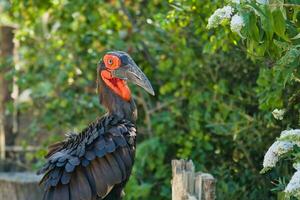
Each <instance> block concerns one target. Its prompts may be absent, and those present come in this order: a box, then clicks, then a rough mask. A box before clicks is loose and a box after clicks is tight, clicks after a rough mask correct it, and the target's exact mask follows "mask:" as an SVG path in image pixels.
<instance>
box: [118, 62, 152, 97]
mask: <svg viewBox="0 0 300 200" xmlns="http://www.w3.org/2000/svg"><path fill="white" fill-rule="evenodd" d="M112 75H113V76H114V77H117V78H120V79H123V80H125V81H129V82H132V83H134V84H136V85H138V86H140V87H142V88H143V89H144V90H146V91H147V92H148V93H150V94H151V95H153V96H154V95H155V93H154V90H153V88H152V86H151V83H150V81H149V80H148V78H147V77H146V75H145V74H144V73H143V72H142V71H141V70H140V68H139V67H138V66H137V64H135V62H134V61H133V60H132V59H131V58H129V59H128V58H127V62H125V63H123V66H121V67H119V68H118V69H115V70H113V71H112Z"/></svg>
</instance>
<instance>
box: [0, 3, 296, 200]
mask: <svg viewBox="0 0 300 200" xmlns="http://www.w3.org/2000/svg"><path fill="white" fill-rule="evenodd" d="M120 2H121V3H120ZM122 2H123V1H118V2H116V1H104V0H97V1H92V0H85V1H83V0H78V1H76V2H75V1H74V2H71V1H66V0H51V1H50V0H47V1H36V0H31V1H27V0H15V1H12V3H8V2H7V3H6V4H5V8H6V16H4V15H3V14H1V15H0V22H3V21H6V22H7V21H10V22H9V23H15V24H17V25H18V27H19V28H18V30H17V31H16V39H17V40H18V41H19V42H20V48H19V54H20V63H19V65H20V69H18V70H15V71H13V73H15V74H16V75H17V77H18V85H19V87H20V89H21V91H24V90H26V89H30V90H31V91H32V94H31V98H32V101H31V102H28V103H24V104H21V105H20V108H19V109H20V112H22V113H30V114H31V116H32V121H31V124H30V125H29V126H28V128H27V130H26V131H27V132H28V134H29V135H30V137H29V138H30V141H31V142H36V143H38V142H39V141H40V140H38V138H40V137H42V136H44V132H51V133H52V134H51V135H50V136H49V137H48V138H47V139H46V138H42V141H46V140H47V142H44V143H43V144H42V145H43V146H45V145H46V144H48V143H50V142H52V141H56V140H58V139H59V138H62V136H63V133H64V130H69V129H71V130H72V129H76V130H80V129H81V128H83V127H84V126H85V125H86V124H88V123H89V122H91V121H93V120H94V119H95V118H96V117H97V116H99V115H101V114H103V113H104V111H103V110H102V108H101V107H100V106H99V105H98V98H97V95H96V92H95V87H96V85H95V79H96V64H97V62H98V60H99V58H100V57H101V56H102V55H103V53H104V52H105V51H106V50H110V49H119V50H124V51H128V52H129V53H130V54H131V55H132V57H133V58H134V59H135V61H136V62H137V63H138V64H139V66H141V67H142V69H143V71H144V72H145V73H146V74H147V76H148V77H149V79H150V80H151V82H152V83H153V85H154V88H155V91H156V94H157V96H156V97H154V98H150V97H148V96H146V95H143V93H141V92H140V90H139V89H137V88H133V90H134V94H135V95H136V96H135V99H136V101H137V104H138V106H139V121H138V127H139V132H140V135H139V136H138V140H139V141H138V145H137V157H136V163H135V167H134V169H133V176H132V177H131V179H130V181H129V183H128V186H127V188H126V199H157V200H159V199H170V197H171V194H170V187H171V186H170V180H171V171H170V163H171V159H174V158H187V159H188V158H189V159H193V161H194V163H195V164H196V167H197V170H201V171H204V172H209V173H211V174H213V175H214V176H215V177H216V178H217V180H218V182H217V194H218V198H219V199H224V200H226V199H228V200H229V199H230V200H231V199H275V194H274V193H272V192H270V189H271V188H272V186H271V184H270V180H269V179H268V178H266V177H264V176H262V175H260V174H259V171H260V169H261V167H262V166H261V163H262V159H263V155H264V152H265V151H266V149H267V146H268V145H269V143H270V142H271V141H273V139H274V138H275V137H276V135H277V134H278V132H279V131H280V130H281V127H285V126H287V125H290V126H295V125H297V123H298V122H297V119H294V120H293V121H292V123H291V121H290V120H289V121H288V120H287V121H285V120H284V121H283V122H282V123H279V122H275V121H274V120H273V119H272V116H271V114H270V111H272V109H274V108H277V107H282V106H283V105H286V103H287V102H291V103H290V104H289V105H290V107H291V109H290V110H289V111H288V112H291V113H295V114H296V116H299V113H298V112H297V111H296V110H297V108H298V105H297V104H296V103H295V102H297V99H298V96H295V97H294V98H292V99H289V98H288V97H290V96H288V95H287V93H288V94H294V93H293V92H294V91H296V90H297V85H296V82H297V81H296V80H297V79H296V78H297V73H298V72H297V73H295V70H296V69H297V64H296V62H298V61H299V59H298V60H297V55H298V53H297V52H298V50H299V47H298V46H297V45H298V43H297V42H299V38H298V36H297V31H298V29H297V27H295V26H298V25H297V24H296V23H297V20H293V19H296V18H297V16H298V15H297V14H295V13H290V14H288V15H286V18H287V19H291V20H290V23H288V24H287V25H286V26H282V24H276V23H273V22H268V20H267V18H266V16H265V14H266V15H267V16H268V17H272V18H274V20H273V21H275V20H276V22H277V21H279V22H280V21H282V16H283V17H284V19H285V20H287V19H286V18H285V15H282V16H281V15H280V13H279V10H276V9H275V10H270V9H268V8H267V7H265V6H260V7H258V8H257V7H255V4H250V5H249V6H250V7H249V8H247V9H245V10H246V12H245V16H244V19H245V22H246V26H245V27H244V28H245V31H244V32H242V34H243V35H244V36H245V37H246V39H245V41H244V43H245V44H246V47H247V50H245V51H243V48H242V47H243V46H244V44H243V41H240V39H239V36H238V35H236V34H231V32H230V30H229V29H228V28H227V27H225V28H224V29H223V30H222V31H216V30H207V29H206V24H207V19H208V17H209V16H210V14H211V13H212V12H213V10H215V9H216V8H217V7H219V6H221V4H222V3H223V2H222V1H213V2H212V1H208V0H202V1H194V0H193V1H184V0H177V1H172V0H170V1H169V2H167V1H158V0H154V1H126V3H122ZM251 6H252V7H251ZM240 9H242V8H240ZM255 9H257V10H258V11H259V12H263V13H265V14H259V15H258V16H257V15H256V14H255ZM124 11H125V12H124ZM280 11H281V10H280ZM293 12H295V11H293ZM8 18H9V20H7V19H8ZM275 24H276V25H275ZM269 28H272V29H269ZM283 33H285V34H284V35H283ZM285 37H288V38H289V40H291V41H286V38H285ZM291 38H294V39H293V41H292V39H291ZM286 43H288V44H289V45H286ZM233 44H235V45H238V46H239V47H241V48H239V49H237V48H236V47H234V45H233ZM241 49H242V50H241ZM293 49H294V50H293ZM246 55H248V56H249V58H251V59H252V60H253V59H254V58H257V57H258V58H259V59H258V61H257V63H253V62H252V61H251V60H250V59H247V58H246ZM262 56H266V57H267V59H266V60H265V59H262V58H261V57H262ZM281 57H282V58H281ZM279 58H281V61H280V60H279ZM291 58H293V59H295V60H294V61H292V60H291ZM287 60H288V62H290V63H289V65H288V66H286V65H285V63H286V62H287ZM265 61H266V62H270V63H275V61H278V62H276V65H278V67H273V68H268V67H267V66H266V64H264V62H265ZM282 63H283V64H282ZM298 66H299V65H298ZM277 68H278V69H277ZM270 86H271V87H270ZM287 87H288V88H289V89H288V90H287V89H286V88H287ZM293 99H294V100H293ZM298 110H299V109H298ZM290 118H292V117H290ZM59 133H61V134H59ZM57 136H60V137H57ZM27 140H29V139H28V138H27ZM44 153H45V151H40V152H38V153H37V154H36V155H34V156H37V157H38V158H40V157H41V156H42V155H43V154H44ZM31 156H32V155H31ZM29 157H30V156H29ZM38 164H40V163H38ZM276 174H277V172H274V176H275V175H276ZM271 178H274V177H271ZM271 178H270V179H271Z"/></svg>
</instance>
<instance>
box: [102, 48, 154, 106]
mask: <svg viewBox="0 0 300 200" xmlns="http://www.w3.org/2000/svg"><path fill="white" fill-rule="evenodd" d="M98 78H101V79H102V80H103V82H104V83H105V84H106V86H108V87H109V88H110V89H111V90H112V91H113V92H114V93H116V94H117V95H119V96H120V97H121V98H122V99H123V100H125V101H130V99H131V92H130V90H129V88H128V86H127V81H128V82H132V83H134V84H136V85H138V86H140V87H142V88H143V89H145V90H146V91H147V92H148V93H150V94H151V95H154V90H153V88H152V86H151V84H150V82H149V80H148V78H147V77H146V76H145V74H144V73H143V72H142V71H141V70H140V68H139V67H138V66H137V64H136V63H135V62H134V61H133V59H132V58H131V57H130V56H129V55H128V54H127V53H125V52H122V51H111V52H108V53H106V54H105V55H104V56H103V58H102V60H101V61H100V64H99V67H98ZM98 84H99V83H98Z"/></svg>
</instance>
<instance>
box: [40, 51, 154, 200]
mask: <svg viewBox="0 0 300 200" xmlns="http://www.w3.org/2000/svg"><path fill="white" fill-rule="evenodd" d="M97 77H98V78H97V79H98V80H97V85H98V92H99V99H100V103H101V104H102V105H103V106H105V107H106V108H107V110H108V113H107V114H105V115H104V116H103V117H101V118H99V119H98V120H96V121H95V122H93V123H92V124H90V125H89V126H88V127H87V128H86V129H84V130H83V131H82V132H81V133H79V134H76V133H71V134H69V135H67V138H66V139H65V140H64V141H62V142H58V143H56V144H53V145H51V146H50V147H49V152H48V154H47V155H46V158H47V164H45V166H44V167H43V168H42V169H41V170H40V171H39V173H43V174H45V175H44V177H43V178H42V180H41V182H40V183H41V184H42V186H43V187H44V188H45V193H44V200H95V199H102V200H118V199H121V198H122V190H123V188H124V186H125V184H126V182H127V180H128V179H129V176H130V173H131V169H132V166H133V162H134V155H135V142H136V134H137V132H136V127H135V121H136V118H137V110H136V106H135V103H134V101H133V99H132V96H131V92H130V90H129V88H128V86H127V81H129V82H132V83H134V84H137V85H139V86H141V87H142V88H144V89H145V90H146V91H147V92H149V93H150V94H152V95H154V91H153V89H152V86H151V84H150V82H149V80H148V79H147V77H146V76H145V75H144V73H143V72H142V71H141V70H140V69H139V68H138V66H137V65H136V64H135V62H134V61H133V60H132V59H131V57H130V56H129V55H128V54H127V53H125V52H121V51H113V52H108V53H106V54H105V55H104V57H103V59H102V60H101V61H100V63H99V65H98V70H97Z"/></svg>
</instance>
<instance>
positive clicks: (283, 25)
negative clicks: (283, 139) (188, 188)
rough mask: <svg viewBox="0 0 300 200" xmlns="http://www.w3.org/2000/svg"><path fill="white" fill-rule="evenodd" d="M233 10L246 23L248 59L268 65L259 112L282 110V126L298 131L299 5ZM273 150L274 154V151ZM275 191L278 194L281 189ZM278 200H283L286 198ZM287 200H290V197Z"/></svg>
mask: <svg viewBox="0 0 300 200" xmlns="http://www.w3.org/2000/svg"><path fill="white" fill-rule="evenodd" d="M232 6H233V7H234V8H235V10H236V13H238V14H239V15H241V16H242V19H243V22H242V23H243V29H242V30H241V33H240V36H241V38H242V40H243V42H244V46H245V47H246V49H247V55H248V57H249V58H251V59H252V60H253V61H256V62H264V64H263V63H261V68H260V71H259V76H258V78H257V84H258V87H257V88H256V92H257V95H258V100H259V104H258V105H259V109H260V110H261V111H272V110H274V109H275V108H281V109H282V110H285V111H286V112H285V114H284V120H283V122H282V123H281V126H282V127H284V128H295V127H298V126H299V125H300V117H299V114H300V113H299V89H300V86H299V78H298V77H299V73H300V72H299V66H300V48H299V47H300V46H299V44H300V40H299V37H298V36H299V32H300V25H299V22H300V9H299V8H300V4H299V1H284V0H270V1H269V3H266V4H260V3H258V2H257V1H242V2H241V3H239V4H234V3H233V4H232ZM232 19H233V18H232ZM231 23H233V20H232V21H231ZM231 29H232V28H231ZM233 31H234V30H233ZM280 120H281V119H280ZM288 141H289V142H296V141H297V139H296V138H292V139H291V138H290V139H289V140H288ZM270 149H271V150H272V147H271V148H270ZM278 151H279V150H278ZM277 153H278V152H277ZM295 155H298V154H297V153H295ZM291 160H293V162H294V163H297V162H298V159H297V156H294V157H293V158H291ZM268 170H269V167H265V168H264V169H263V172H266V171H268ZM284 175H286V173H284ZM284 175H283V176H284ZM279 182H280V181H279ZM281 185H282V183H281ZM280 188H281V189H284V188H285V187H280ZM273 191H278V187H277V189H276V190H273ZM281 196H282V194H281ZM283 196H284V195H283ZM278 198H279V199H282V197H278ZM284 198H288V199H289V197H288V196H286V197H284ZM297 198H299V197H297Z"/></svg>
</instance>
